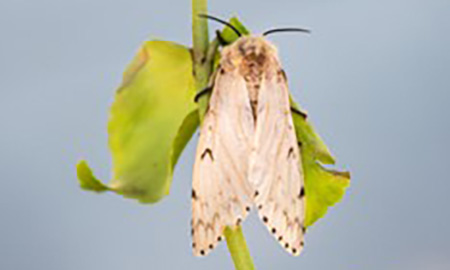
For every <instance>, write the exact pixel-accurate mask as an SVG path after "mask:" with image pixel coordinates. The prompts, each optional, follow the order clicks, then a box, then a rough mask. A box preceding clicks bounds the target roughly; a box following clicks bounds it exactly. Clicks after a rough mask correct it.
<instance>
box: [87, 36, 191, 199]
mask: <svg viewBox="0 0 450 270" xmlns="http://www.w3.org/2000/svg"><path fill="white" fill-rule="evenodd" d="M194 95H195V88H194V78H193V75H192V60H191V55H190V52H189V50H188V49H187V48H186V47H184V46H181V45H177V44H175V43H171V42H166V41H149V42H146V43H145V44H144V45H143V46H142V48H141V49H140V50H139V52H138V53H137V55H136V57H135V58H134V60H133V61H132V62H131V64H130V65H129V66H128V68H127V69H126V71H125V72H124V77H123V82H122V85H121V86H120V88H119V90H118V91H117V93H116V97H115V100H114V103H113V104H112V106H111V112H110V119H109V123H108V133H109V146H110V150H111V153H112V158H113V177H112V180H111V182H110V183H109V185H108V187H106V186H105V185H103V184H102V185H103V187H105V188H107V189H109V190H113V191H115V192H116V193H118V194H122V195H123V196H125V197H128V198H134V199H137V200H139V201H140V202H143V203H153V202H157V201H158V200H160V199H161V198H162V197H163V196H165V195H167V194H168V193H169V189H170V185H171V182H172V173H173V167H174V166H175V163H176V161H177V158H178V156H179V155H180V153H181V151H182V149H183V148H184V146H185V145H186V143H187V141H189V139H190V137H191V136H192V134H193V132H194V131H195V128H196V126H197V125H198V121H197V122H196V120H195V118H192V116H191V115H192V112H193V111H195V109H196V105H195V103H194ZM186 121H187V122H186ZM183 127H187V129H186V130H184V129H183ZM80 170H81V172H84V174H81V176H82V177H80V173H79V179H80V182H81V183H85V184H84V185H85V186H87V187H91V186H92V187H94V186H95V185H96V184H99V183H100V181H98V180H97V179H96V178H95V177H94V176H93V175H92V172H90V169H89V167H88V166H87V164H86V163H85V162H83V163H80V164H79V171H80ZM87 172H90V173H91V174H90V175H91V177H85V176H89V174H88V173H87ZM94 179H95V181H94ZM93 183H95V184H93ZM88 189H89V188H88ZM89 190H92V189H89Z"/></svg>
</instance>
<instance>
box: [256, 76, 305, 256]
mask: <svg viewBox="0 0 450 270" xmlns="http://www.w3.org/2000/svg"><path fill="white" fill-rule="evenodd" d="M273 73H274V75H273V76H264V77H263V81H262V83H261V88H260V91H259V94H258V114H257V121H256V122H257V123H256V130H255V141H254V147H253V150H252V153H251V158H250V165H249V166H250V174H249V181H250V183H251V184H252V186H253V188H254V189H255V193H254V194H253V196H254V198H253V200H254V203H255V205H256V206H257V208H258V213H259V216H260V217H261V219H262V221H263V222H264V223H265V225H266V226H267V228H268V229H269V231H270V232H271V233H272V234H273V235H274V236H275V237H276V239H277V240H278V242H279V243H280V244H281V245H282V246H283V248H285V249H286V250H287V251H288V252H289V253H291V254H292V255H299V254H300V252H301V250H302V248H303V245H304V242H303V235H304V232H305V229H304V221H305V196H304V178H303V168H302V163H301V156H300V149H299V144H298V142H297V137H296V134H295V130H294V124H293V120H292V115H291V110H290V104H289V90H288V87H287V83H286V80H285V78H284V76H283V75H282V74H281V72H273Z"/></svg>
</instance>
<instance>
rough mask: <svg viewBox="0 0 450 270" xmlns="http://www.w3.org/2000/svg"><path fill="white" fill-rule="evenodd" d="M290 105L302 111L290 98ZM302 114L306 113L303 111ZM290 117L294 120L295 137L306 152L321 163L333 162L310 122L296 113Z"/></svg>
mask: <svg viewBox="0 0 450 270" xmlns="http://www.w3.org/2000/svg"><path fill="white" fill-rule="evenodd" d="M291 107H294V108H295V109H296V110H298V111H300V112H303V110H302V109H300V107H299V106H298V105H297V104H296V103H295V102H294V101H292V99H291ZM303 114H304V115H307V113H305V112H303ZM292 118H293V120H294V126H295V132H296V135H297V139H298V140H299V141H300V142H301V143H302V147H303V148H305V149H306V150H307V153H308V154H310V155H312V156H313V157H314V159H317V160H318V161H320V162H322V163H323V164H335V160H334V157H333V156H332V155H331V153H330V150H328V147H327V146H326V145H325V143H324V142H323V140H322V138H320V136H319V135H318V134H317V133H316V132H315V130H314V127H313V126H312V124H311V123H310V122H309V121H307V119H305V117H303V116H302V115H299V114H297V113H293V114H292Z"/></svg>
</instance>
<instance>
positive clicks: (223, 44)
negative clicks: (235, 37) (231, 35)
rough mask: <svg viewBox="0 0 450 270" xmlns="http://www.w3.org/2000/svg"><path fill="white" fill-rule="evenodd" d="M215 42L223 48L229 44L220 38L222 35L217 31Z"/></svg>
mask: <svg viewBox="0 0 450 270" xmlns="http://www.w3.org/2000/svg"><path fill="white" fill-rule="evenodd" d="M216 36H217V40H218V41H219V44H220V46H222V47H224V46H227V45H229V43H228V42H227V41H226V40H225V39H224V38H223V37H222V34H221V33H220V31H219V30H216Z"/></svg>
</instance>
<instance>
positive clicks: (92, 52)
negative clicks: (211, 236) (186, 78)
mask: <svg viewBox="0 0 450 270" xmlns="http://www.w3.org/2000/svg"><path fill="white" fill-rule="evenodd" d="M190 5H191V3H190V1H189V0H177V1H175V0H165V1H155V0H132V1H130V0H126V1H125V0H116V1H105V0H97V1H88V0H72V1H60V0H41V1H31V0H0V39H1V42H0V93H1V99H0V173H1V180H0V181H1V182H0V183H1V191H0V194H1V195H0V269H5V270H6V269H14V270H16V269H19V270H22V269H45V270H60V269H64V270H79V269H83V270H90V269H108V270H114V269H133V270H140V269H233V264H232V262H231V259H230V257H229V254H228V251H227V249H226V246H225V244H221V245H219V247H218V248H217V249H216V250H215V251H214V252H212V253H211V254H210V255H209V256H208V257H206V258H202V259H199V258H196V257H194V256H193V255H192V253H191V248H190V244H191V240H190V228H189V222H190V193H191V192H190V189H191V188H190V186H191V173H192V165H193V157H194V147H195V144H196V142H197V141H196V139H197V136H194V138H195V139H194V140H193V141H191V143H190V144H189V145H188V147H187V149H186V151H185V152H184V153H183V156H182V157H181V161H180V163H179V164H178V166H177V169H176V173H175V176H174V181H173V185H172V190H171V194H170V196H168V197H166V198H165V199H164V200H163V201H162V202H161V203H159V204H156V205H140V204H138V203H137V202H135V201H133V200H127V199H123V198H122V197H120V196H117V195H115V194H104V195H96V194H93V193H87V192H84V191H82V190H81V189H80V188H79V187H78V183H77V180H76V171H75V164H76V163H77V161H78V160H79V159H81V158H86V159H87V160H88V161H89V163H90V164H91V165H92V166H93V168H94V171H95V172H96V174H97V175H98V176H99V177H100V178H101V179H104V180H107V179H109V177H110V171H111V159H110V155H109V150H108V148H107V133H106V123H107V118H108V109H109V106H110V104H111V102H112V99H113V95H114V91H115V88H116V87H117V86H118V85H119V83H120V81H121V74H122V72H123V70H124V68H125V66H126V64H127V63H128V62H129V61H130V60H131V58H132V57H133V55H134V53H135V52H136V50H137V49H138V48H139V46H140V44H141V43H142V42H143V41H145V40H148V39H154V38H158V39H165V40H172V41H176V42H179V43H183V44H186V45H189V44H190V43H191V26H190V23H191V22H190V20H191V10H190ZM209 10H210V13H211V14H214V15H216V16H219V17H223V18H227V17H230V16H232V15H238V16H239V17H240V18H241V19H242V20H243V21H244V23H245V24H246V25H247V26H248V27H249V28H250V29H252V30H253V31H255V32H262V31H264V30H266V29H268V28H271V27H280V26H299V27H306V28H309V29H311V30H312V31H313V34H312V35H309V36H307V35H295V34H280V35H274V36H272V37H270V39H271V40H272V41H273V42H274V43H275V44H276V45H277V46H278V47H279V50H280V54H281V59H282V61H283V64H284V66H285V70H286V72H287V74H288V77H289V79H290V80H289V81H290V87H291V90H292V92H293V94H294V96H295V98H296V99H297V100H298V101H299V102H300V104H301V105H302V106H303V107H304V108H305V109H307V111H308V112H309V116H310V119H311V121H312V122H313V123H314V125H315V127H316V129H317V131H318V132H319V133H320V134H321V136H322V137H323V138H324V140H325V142H326V143H327V144H328V146H329V147H330V149H331V151H332V152H333V153H334V154H335V156H336V157H337V160H338V166H339V168H341V169H348V170H350V171H351V172H352V185H351V187H350V189H349V191H348V193H347V194H346V196H345V197H344V199H343V201H342V202H341V203H339V204H338V205H337V207H334V208H331V210H330V211H329V213H328V214H327V215H326V216H325V218H324V219H322V220H320V221H319V222H318V223H317V224H316V225H315V226H313V227H312V228H311V229H310V230H309V232H308V234H307V238H306V248H305V251H304V253H303V254H302V255H301V256H300V257H297V258H294V257H291V256H290V255H288V254H287V253H285V251H284V250H283V249H282V248H280V247H279V245H278V244H277V243H276V241H275V240H274V239H273V237H272V236H271V235H269V233H267V232H266V229H265V228H264V226H263V225H262V224H261V222H259V220H258V219H257V218H256V217H255V216H251V217H250V218H249V219H247V220H246V222H245V223H244V231H245V235H246V238H247V242H248V245H249V247H250V251H251V254H252V255H253V258H254V261H255V264H256V267H257V269H306V270H307V269H315V270H318V269H324V270H325V269H326V270H330V269H333V270H348V269H364V270H379V269H383V270H384V269H386V270H402V269H405V270H406V269H407V270H425V269H426V270H448V269H450V257H449V256H448V255H449V254H450V231H449V228H450V211H449V209H448V207H449V203H450V195H449V192H450V181H449V180H450V179H449V175H448V172H447V170H448V168H449V167H450V163H449V158H448V155H449V151H450V146H449V143H448V139H449V137H450V121H449V119H448V118H449V116H450V113H449V111H448V109H449V106H450V94H449V90H450V35H449V33H450V1H448V0H429V1H424V0H389V1H387V0H380V1H368V0H343V1H328V0H315V1H303V0H301V1H292V0H277V1H261V0H259V1H257V0H251V1H237V0H229V1H210V5H209ZM210 26H211V31H212V30H214V29H217V28H219V27H221V26H219V25H217V24H213V23H211V24H210Z"/></svg>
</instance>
